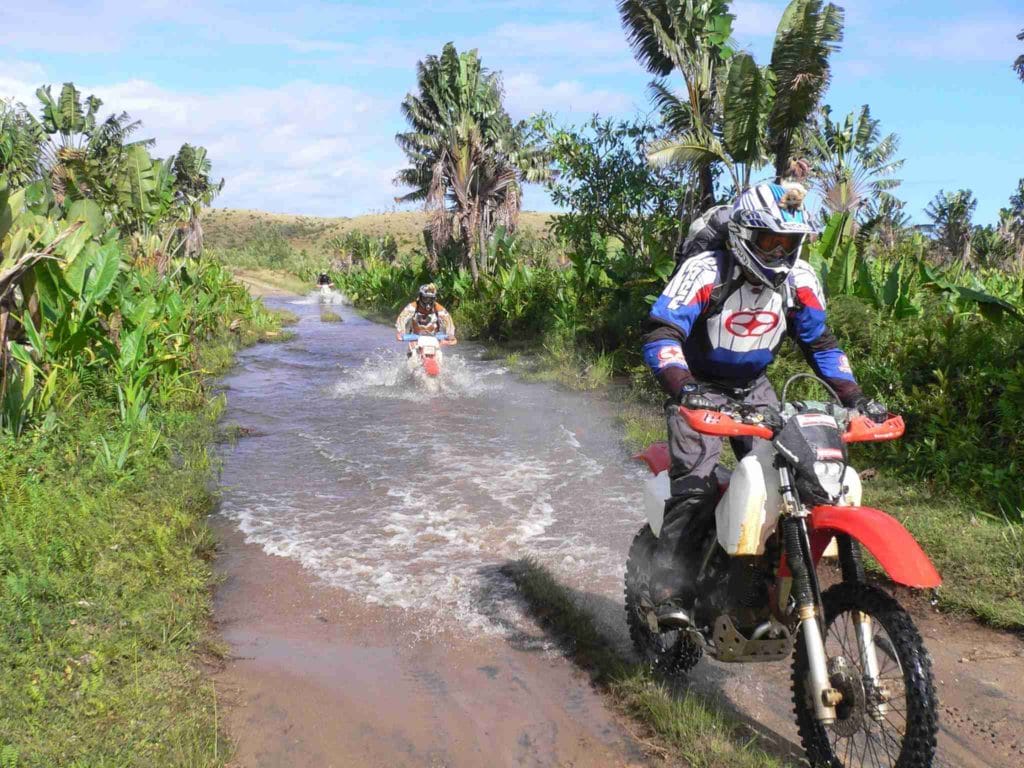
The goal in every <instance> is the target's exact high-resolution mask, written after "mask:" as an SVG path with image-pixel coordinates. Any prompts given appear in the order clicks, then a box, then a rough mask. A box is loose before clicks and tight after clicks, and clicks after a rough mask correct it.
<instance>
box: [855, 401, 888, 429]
mask: <svg viewBox="0 0 1024 768" xmlns="http://www.w3.org/2000/svg"><path fill="white" fill-rule="evenodd" d="M853 407H854V408H856V409H857V410H858V411H860V412H861V413H863V414H864V415H865V416H867V417H868V418H869V419H871V420H872V421H873V422H875V424H884V423H885V422H886V421H887V420H888V418H889V409H888V408H886V407H885V406H884V405H882V404H881V403H880V402H878V401H877V400H868V399H867V398H866V397H862V398H861V399H860V400H858V401H857V402H856V403H854V406H853Z"/></svg>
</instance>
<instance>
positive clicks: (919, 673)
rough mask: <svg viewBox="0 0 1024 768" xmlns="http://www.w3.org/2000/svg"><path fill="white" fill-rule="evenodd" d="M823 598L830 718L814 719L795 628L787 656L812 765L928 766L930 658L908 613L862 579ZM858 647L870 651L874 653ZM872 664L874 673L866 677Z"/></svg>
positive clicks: (931, 748)
mask: <svg viewBox="0 0 1024 768" xmlns="http://www.w3.org/2000/svg"><path fill="white" fill-rule="evenodd" d="M822 601H823V602H824V604H825V655H826V658H827V659H828V665H829V678H830V680H831V683H832V687H833V688H835V689H837V690H839V691H840V693H842V695H843V699H842V701H841V703H840V704H839V705H838V706H837V707H836V720H835V722H834V723H831V724H829V725H823V724H822V723H821V722H819V721H818V720H817V719H816V718H815V716H814V707H813V704H812V702H811V699H810V693H809V691H808V690H807V687H806V681H807V674H808V662H807V649H806V646H805V644H804V641H803V633H801V634H800V635H799V639H798V641H797V646H796V653H795V656H794V659H793V678H792V683H793V704H794V705H795V708H796V719H797V726H798V728H799V731H800V739H801V741H802V742H803V746H804V749H805V750H806V751H807V758H808V760H809V761H810V764H811V765H812V766H814V767H815V768H867V766H871V768H930V766H931V765H932V761H933V759H934V757H935V748H936V743H935V735H936V733H937V731H938V714H937V708H938V702H937V699H936V696H935V686H934V683H933V681H932V668H931V658H930V657H929V655H928V651H927V650H926V649H925V647H924V643H923V641H922V640H921V635H920V633H919V632H918V631H917V627H915V626H914V622H913V620H912V619H911V618H910V615H909V614H908V613H907V612H906V611H905V610H904V609H903V608H902V607H901V606H900V604H899V603H898V602H896V600H895V599H893V598H892V597H891V596H889V595H888V594H886V593H885V592H883V591H882V590H880V589H877V588H876V587H872V586H869V585H867V584H859V583H850V582H844V583H841V584H837V585H835V586H833V587H831V588H830V589H828V590H827V591H826V592H825V593H824V594H823V595H822ZM865 618H867V619H868V621H865ZM858 634H860V637H861V640H862V643H858ZM864 640H866V641H867V642H863V641H864ZM862 647H863V648H868V649H871V650H873V656H874V658H873V659H872V658H871V650H869V651H867V652H863V651H862ZM871 666H874V667H875V671H876V672H877V675H873V674H871V670H870V667H871Z"/></svg>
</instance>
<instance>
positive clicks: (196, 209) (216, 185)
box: [171, 144, 224, 257]
mask: <svg viewBox="0 0 1024 768" xmlns="http://www.w3.org/2000/svg"><path fill="white" fill-rule="evenodd" d="M171 170H172V172H173V174H174V193H175V197H176V200H177V203H178V205H179V206H180V207H181V208H182V213H183V215H182V219H183V222H182V230H183V232H182V234H183V239H184V250H185V255H186V256H192V257H195V256H198V255H199V253H200V252H201V251H202V250H203V225H202V221H201V219H200V214H201V213H202V210H203V208H205V207H206V206H208V205H210V203H212V202H213V200H214V198H215V197H217V195H219V194H220V192H221V190H222V189H224V179H221V180H220V181H219V182H214V181H212V180H211V179H210V172H211V170H212V166H211V164H210V159H209V158H208V157H207V154H206V148H205V147H194V146H192V145H191V144H182V145H181V149H179V150H178V154H176V155H175V156H174V162H173V165H172V167H171Z"/></svg>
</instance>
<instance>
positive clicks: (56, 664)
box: [0, 329, 252, 768]
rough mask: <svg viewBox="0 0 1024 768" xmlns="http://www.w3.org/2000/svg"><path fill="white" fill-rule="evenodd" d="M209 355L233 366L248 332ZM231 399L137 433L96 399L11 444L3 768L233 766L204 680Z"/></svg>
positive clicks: (0, 564) (2, 635)
mask: <svg viewBox="0 0 1024 768" xmlns="http://www.w3.org/2000/svg"><path fill="white" fill-rule="evenodd" d="M239 331H240V332H239V333H238V334H237V335H235V336H231V335H229V337H227V338H224V339H222V340H220V341H217V342H212V343H208V344H207V345H206V346H205V347H204V348H203V350H202V361H201V364H202V367H203V369H204V371H205V372H207V373H216V372H218V371H219V370H220V369H223V368H224V367H225V366H227V365H230V363H231V360H232V359H233V352H234V350H235V348H237V345H238V341H239V339H244V338H247V337H248V338H252V335H251V334H250V333H248V332H247V331H246V330H245V329H239ZM223 404H224V401H223V398H213V399H208V398H207V397H206V396H205V395H204V394H203V393H202V392H200V393H192V395H191V396H189V397H187V398H184V399H183V400H182V401H181V402H176V403H171V404H168V405H167V406H165V407H163V408H161V409H159V411H154V412H153V413H152V414H151V416H150V419H149V420H148V421H147V422H144V423H142V424H139V425H137V426H136V427H135V428H134V429H129V428H127V427H125V426H124V425H122V424H121V422H120V421H119V420H118V419H117V417H116V413H115V412H113V411H111V410H110V408H109V406H106V405H104V404H102V403H101V402H100V401H98V400H90V399H87V398H86V397H85V396H82V397H81V398H80V399H79V400H78V401H77V402H76V403H75V408H74V409H73V410H71V409H69V410H68V411H67V412H66V413H65V414H64V415H63V416H62V418H60V419H59V420H58V421H57V422H56V423H55V424H54V425H52V426H51V427H49V428H47V429H37V430H35V431H33V432H32V433H30V434H29V435H27V436H26V437H23V438H22V439H20V440H18V441H12V440H10V439H8V438H2V439H0V451H2V453H3V456H4V461H3V462H2V464H0V508H2V516H0V579H2V580H0V659H3V668H2V674H0V765H3V766H4V768H15V767H18V768H20V766H75V767H81V768H85V767H88V768H102V767H103V766H118V767H120V766H154V767H156V766H160V767H163V766H192V767H194V768H205V767H207V766H211V767H212V766H221V765H223V763H224V760H225V758H226V757H227V756H228V755H227V753H228V751H229V750H228V744H227V743H226V741H225V739H224V736H223V734H222V733H221V730H220V723H219V721H218V702H217V695H216V691H215V690H214V688H213V686H212V684H211V683H210V681H209V680H208V679H207V678H206V677H205V676H204V675H203V673H202V671H201V664H200V662H201V660H202V659H203V658H208V659H209V658H215V657H216V656H217V655H218V654H219V652H220V651H219V647H218V644H217V643H216V641H215V640H213V639H212V637H211V635H210V634H209V630H208V619H209V614H210V591H209V587H210V581H211V568H210V560H211V558H212V556H213V546H214V544H213V540H212V537H211V535H210V533H209V531H208V529H207V527H206V525H205V523H204V518H205V516H206V515H207V513H208V512H209V511H210V510H211V508H212V505H213V501H214V497H213V495H212V493H211V490H210V489H211V481H212V477H213V470H214V467H213V463H212V461H211V458H210V454H209V453H208V446H209V445H210V444H211V442H212V441H213V439H214V436H215V423H216V421H217V418H218V417H219V415H220V413H221V411H222V409H223Z"/></svg>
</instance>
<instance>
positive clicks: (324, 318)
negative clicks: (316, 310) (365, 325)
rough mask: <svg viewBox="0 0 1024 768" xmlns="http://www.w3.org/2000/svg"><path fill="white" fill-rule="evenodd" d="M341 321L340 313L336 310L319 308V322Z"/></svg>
mask: <svg viewBox="0 0 1024 768" xmlns="http://www.w3.org/2000/svg"><path fill="white" fill-rule="evenodd" d="M341 321H342V317H341V315H339V314H338V313H337V312H332V311H331V310H329V309H321V310H320V322H321V323H340V322H341Z"/></svg>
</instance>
